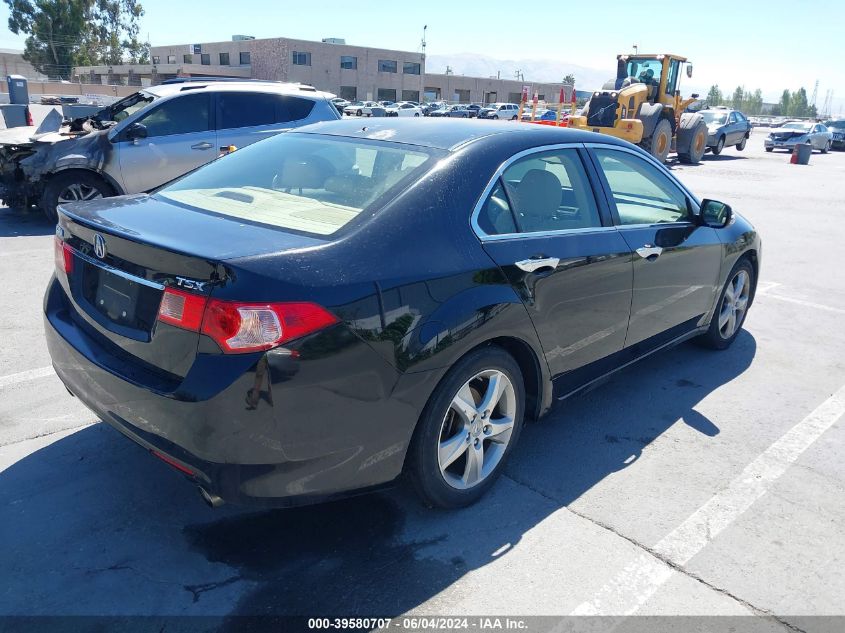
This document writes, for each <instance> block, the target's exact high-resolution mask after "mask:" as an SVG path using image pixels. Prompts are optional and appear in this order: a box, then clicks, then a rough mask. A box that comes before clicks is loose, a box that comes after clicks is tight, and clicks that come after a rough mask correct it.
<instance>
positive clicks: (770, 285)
mask: <svg viewBox="0 0 845 633" xmlns="http://www.w3.org/2000/svg"><path fill="white" fill-rule="evenodd" d="M778 286H780V284H779V283H777V282H774V281H767V282H763V281H761V282H760V283H759V284H758V285H757V293H756V294H757V296H758V297H767V298H769V299H777V300H778V301H786V302H787V303H795V304H797V305H799V306H804V307H805V308H814V309H816V310H824V311H825V312H834V313H836V314H845V310H843V309H842V308H834V307H832V306H826V305H824V304H821V303H814V302H812V301H804V300H803V299H795V298H793V297H784V296H783V295H779V294H775V293H773V292H771V291H772V289H774V288H776V287H778Z"/></svg>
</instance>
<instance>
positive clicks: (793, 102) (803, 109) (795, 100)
mask: <svg viewBox="0 0 845 633" xmlns="http://www.w3.org/2000/svg"><path fill="white" fill-rule="evenodd" d="M787 113H788V114H787V116H794V117H805V116H807V115H808V107H807V91H806V90H804V88H799V89H798V91H797V92H793V93H792V94H791V95H790V97H789V109H788V110H787Z"/></svg>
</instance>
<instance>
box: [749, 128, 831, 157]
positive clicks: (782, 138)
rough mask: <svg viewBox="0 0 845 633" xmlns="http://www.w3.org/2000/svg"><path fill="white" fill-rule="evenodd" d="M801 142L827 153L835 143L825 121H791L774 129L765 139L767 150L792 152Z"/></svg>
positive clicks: (764, 143)
mask: <svg viewBox="0 0 845 633" xmlns="http://www.w3.org/2000/svg"><path fill="white" fill-rule="evenodd" d="M800 143H809V144H810V145H812V146H813V149H817V150H819V151H820V152H821V153H822V154H827V153H828V152H829V151H830V148H831V146H832V145H833V133H832V132H831V131H830V130H828V129H827V127H825V125H824V124H823V123H811V122H808V121H790V122H788V123H784V124H783V125H781V126H780V127H779V128H778V129H776V130H773V131H772V132H771V133H770V134H769V135H768V136H767V137H766V139H765V140H764V141H763V145H764V146H765V148H766V151H767V152H771V151H774V150H775V149H785V150H789V151H790V152H791V151H792V150H793V149H794V148H795V146H796V145H798V144H800Z"/></svg>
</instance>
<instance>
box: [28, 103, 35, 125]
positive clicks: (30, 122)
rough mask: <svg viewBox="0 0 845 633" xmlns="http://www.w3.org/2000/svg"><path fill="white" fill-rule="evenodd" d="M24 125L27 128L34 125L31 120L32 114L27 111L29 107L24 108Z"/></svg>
mask: <svg viewBox="0 0 845 633" xmlns="http://www.w3.org/2000/svg"><path fill="white" fill-rule="evenodd" d="M26 124H27V125H29V126H32V125H35V123H34V122H33V120H32V112H30V111H29V106H26Z"/></svg>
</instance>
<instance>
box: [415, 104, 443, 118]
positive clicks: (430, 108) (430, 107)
mask: <svg viewBox="0 0 845 633" xmlns="http://www.w3.org/2000/svg"><path fill="white" fill-rule="evenodd" d="M445 105H446V102H445V101H432V102H431V103H424V104H423V105H422V106H421V107H422V110H423V116H428V115H429V114H431V113H432V112H434V111H435V110H439V109H440V108H442V107H444V106H445Z"/></svg>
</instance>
